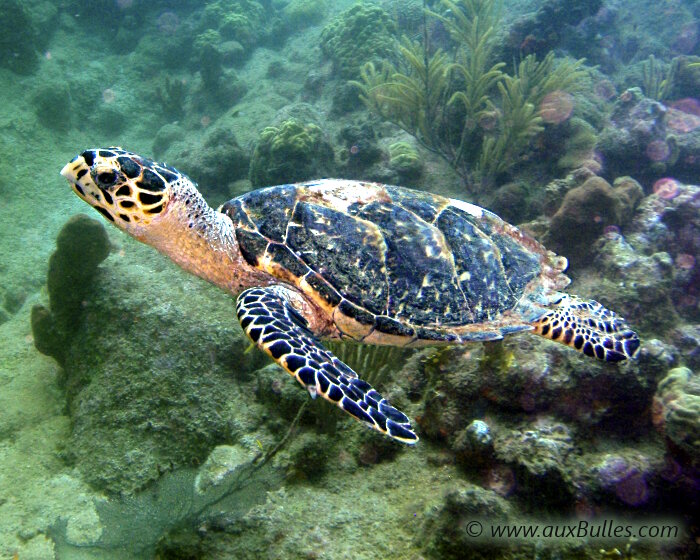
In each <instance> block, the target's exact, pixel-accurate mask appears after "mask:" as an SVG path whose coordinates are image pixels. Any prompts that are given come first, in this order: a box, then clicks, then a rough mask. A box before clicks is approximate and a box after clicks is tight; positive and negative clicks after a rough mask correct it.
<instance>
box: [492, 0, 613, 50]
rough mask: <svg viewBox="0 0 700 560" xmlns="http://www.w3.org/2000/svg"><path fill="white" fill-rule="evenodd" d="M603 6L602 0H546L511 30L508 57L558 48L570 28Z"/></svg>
mask: <svg viewBox="0 0 700 560" xmlns="http://www.w3.org/2000/svg"><path fill="white" fill-rule="evenodd" d="M602 5H603V2H602V0H593V1H591V2H584V3H581V2H577V1H576V0H546V1H545V2H540V3H538V5H537V9H536V10H534V11H532V12H530V13H528V14H527V15H524V16H522V17H520V18H518V20H517V21H516V22H515V23H514V24H513V25H512V26H511V28H510V30H509V32H508V41H507V43H506V44H507V48H506V49H504V57H505V59H506V60H508V59H510V58H518V57H521V56H527V55H529V54H537V55H540V56H541V55H545V54H547V52H548V51H550V50H552V49H554V48H556V47H557V46H558V45H559V42H560V41H562V40H563V39H564V38H566V36H567V30H568V29H570V28H573V27H575V26H576V25H577V24H578V23H579V22H580V21H582V20H584V19H585V18H587V17H589V16H592V15H594V14H595V13H596V12H597V11H598V10H599V9H600V8H601V6H602Z"/></svg>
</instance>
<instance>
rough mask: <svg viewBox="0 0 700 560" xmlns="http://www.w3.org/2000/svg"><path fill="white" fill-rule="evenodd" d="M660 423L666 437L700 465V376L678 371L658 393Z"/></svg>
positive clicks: (666, 381) (663, 384) (666, 380)
mask: <svg viewBox="0 0 700 560" xmlns="http://www.w3.org/2000/svg"><path fill="white" fill-rule="evenodd" d="M655 402H656V406H657V417H658V423H659V425H660V426H661V427H662V428H663V431H664V433H665V434H666V436H667V437H668V438H669V439H670V440H671V441H672V442H673V443H674V444H676V445H677V446H678V447H680V448H681V449H682V450H683V451H685V452H686V453H688V454H689V455H690V457H691V458H692V460H693V462H694V464H695V465H696V466H698V465H700V375H699V374H698V373H697V372H694V371H692V370H691V369H688V368H687V367H678V368H674V369H672V370H671V371H669V372H668V375H667V376H666V377H665V378H664V379H662V380H661V382H660V383H659V388H658V391H657V393H656V397H655Z"/></svg>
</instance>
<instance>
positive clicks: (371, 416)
mask: <svg viewBox="0 0 700 560" xmlns="http://www.w3.org/2000/svg"><path fill="white" fill-rule="evenodd" d="M288 293H289V292H288V289H287V288H285V287H283V286H269V287H266V288H251V289H249V290H245V291H244V292H242V293H241V294H240V295H239V296H238V300H237V302H236V313H237V315H238V319H239V321H240V322H241V326H242V327H243V330H244V331H245V332H246V334H247V335H248V336H249V337H250V339H251V340H252V341H253V342H254V343H255V344H256V345H257V346H258V348H260V349H262V350H263V351H264V352H265V353H266V354H268V355H269V356H271V357H272V359H273V360H275V361H276V362H277V363H278V364H279V365H280V366H282V367H283V368H284V369H285V370H287V371H288V372H289V373H290V374H291V375H292V376H294V378H295V379H296V380H297V381H298V382H299V383H301V384H302V385H303V386H304V387H305V388H306V390H307V391H309V394H310V395H311V397H313V398H316V395H321V396H322V397H323V398H325V399H326V400H328V401H330V402H332V403H333V404H335V405H337V406H339V407H340V408H342V409H343V410H344V411H345V412H347V413H348V414H350V416H353V417H354V418H356V419H357V420H360V421H361V422H363V423H364V424H365V425H367V426H369V427H370V428H372V429H374V430H377V431H379V432H382V433H383V434H386V435H388V436H390V437H392V438H394V439H396V440H398V441H400V442H403V443H408V444H414V443H416V442H417V441H418V436H416V434H415V433H414V432H413V430H412V429H411V424H410V422H409V420H408V418H407V417H406V415H405V414H403V413H402V412H400V411H399V410H397V409H396V408H394V407H393V406H391V405H390V404H389V403H388V402H387V400H386V399H385V398H384V397H382V395H380V394H379V393H378V392H377V391H375V390H374V389H373V388H372V386H371V385H370V384H369V383H367V382H366V381H362V380H361V379H360V378H359V377H358V376H357V374H356V373H355V372H354V371H353V370H352V369H350V368H349V367H348V366H347V365H345V364H344V363H343V362H341V361H340V360H339V359H338V358H336V357H335V356H334V355H333V354H331V353H330V352H329V351H328V350H326V349H325V348H324V347H323V346H322V345H321V343H320V342H319V341H318V340H317V339H316V338H315V337H314V335H313V333H311V331H310V330H309V329H308V323H307V321H306V319H304V317H302V316H301V314H300V313H299V312H298V311H296V310H295V309H294V307H293V306H292V304H291V302H290V300H289V297H288Z"/></svg>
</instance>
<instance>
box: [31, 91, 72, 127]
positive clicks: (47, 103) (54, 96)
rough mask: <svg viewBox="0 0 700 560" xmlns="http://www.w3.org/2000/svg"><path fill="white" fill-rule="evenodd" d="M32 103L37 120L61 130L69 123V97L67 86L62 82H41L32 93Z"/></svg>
mask: <svg viewBox="0 0 700 560" xmlns="http://www.w3.org/2000/svg"><path fill="white" fill-rule="evenodd" d="M32 104H33V105H34V111H35V112H36V116H37V118H38V119H39V122H40V123H41V124H43V125H44V126H46V127H47V128H51V129H53V130H56V131H59V132H62V131H66V130H68V128H70V125H71V121H70V115H71V97H70V92H69V90H68V86H67V85H66V84H65V83H62V82H52V83H49V84H43V85H42V86H40V87H39V89H38V90H37V91H36V92H34V94H33V95H32Z"/></svg>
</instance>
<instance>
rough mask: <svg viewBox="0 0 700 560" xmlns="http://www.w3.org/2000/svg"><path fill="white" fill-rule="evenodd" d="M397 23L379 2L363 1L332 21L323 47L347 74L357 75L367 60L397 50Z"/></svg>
mask: <svg viewBox="0 0 700 560" xmlns="http://www.w3.org/2000/svg"><path fill="white" fill-rule="evenodd" d="M395 35H396V26H395V25H394V23H393V21H392V20H391V17H390V16H389V14H387V12H386V11H384V10H383V9H382V8H381V7H380V6H377V5H376V4H370V3H367V4H365V3H363V2H359V3H357V4H355V5H354V6H353V7H351V8H350V9H348V10H346V11H345V12H343V13H342V14H340V15H338V16H337V17H336V18H335V19H334V20H333V21H332V22H331V23H329V24H328V25H327V26H326V27H325V28H324V30H323V33H322V34H321V50H322V51H323V54H325V55H326V56H327V57H328V58H330V59H331V60H332V61H333V68H334V71H335V72H336V73H337V74H339V75H340V76H341V77H343V78H357V77H359V74H360V69H361V68H362V66H363V65H364V64H365V63H366V62H370V61H372V60H381V59H385V58H389V57H390V56H391V55H392V54H393V53H394V50H395V48H394V41H395V38H396V37H395Z"/></svg>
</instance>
